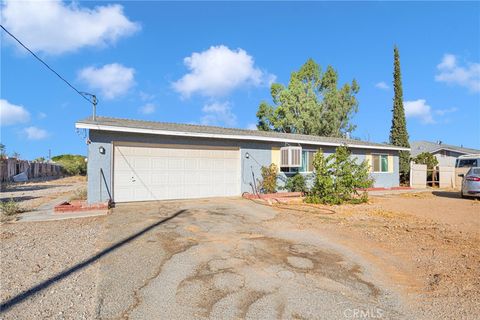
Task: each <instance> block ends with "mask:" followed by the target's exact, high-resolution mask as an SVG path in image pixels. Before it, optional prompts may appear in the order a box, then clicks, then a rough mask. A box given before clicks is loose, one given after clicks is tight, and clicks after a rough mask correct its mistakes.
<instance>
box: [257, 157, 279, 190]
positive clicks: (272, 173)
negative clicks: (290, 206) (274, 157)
mask: <svg viewBox="0 0 480 320" xmlns="http://www.w3.org/2000/svg"><path fill="white" fill-rule="evenodd" d="M260 170H261V174H262V181H260V189H261V190H262V192H263V193H275V192H277V177H278V174H277V172H278V168H277V166H276V165H275V164H274V163H272V164H270V165H269V166H268V167H264V166H262V168H261V169H260Z"/></svg>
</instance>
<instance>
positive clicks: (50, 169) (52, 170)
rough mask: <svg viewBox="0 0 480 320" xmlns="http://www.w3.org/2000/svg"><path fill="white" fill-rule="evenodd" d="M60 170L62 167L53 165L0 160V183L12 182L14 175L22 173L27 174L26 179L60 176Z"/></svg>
mask: <svg viewBox="0 0 480 320" xmlns="http://www.w3.org/2000/svg"><path fill="white" fill-rule="evenodd" d="M61 169H62V167H61V166H60V165H58V164H55V163H43V162H32V161H27V160H17V159H0V182H9V181H12V177H13V176H14V175H17V174H19V173H22V172H26V173H27V176H28V179H34V178H42V177H55V176H60V175H61V174H62V170H61Z"/></svg>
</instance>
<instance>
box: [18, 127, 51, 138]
mask: <svg viewBox="0 0 480 320" xmlns="http://www.w3.org/2000/svg"><path fill="white" fill-rule="evenodd" d="M23 132H24V133H25V134H26V135H27V139H29V140H42V139H45V138H46V137H48V132H47V131H45V130H43V129H40V128H37V127H33V126H32V127H28V128H25V129H23Z"/></svg>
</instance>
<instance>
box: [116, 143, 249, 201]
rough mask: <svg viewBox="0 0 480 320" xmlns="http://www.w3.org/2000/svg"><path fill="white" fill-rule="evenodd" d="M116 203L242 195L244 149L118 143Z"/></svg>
mask: <svg viewBox="0 0 480 320" xmlns="http://www.w3.org/2000/svg"><path fill="white" fill-rule="evenodd" d="M113 172H114V174H113V186H114V187H113V197H114V201H115V202H127V201H148V200H165V199H189V198H204V197H224V196H238V195H240V151H239V149H238V148H237V149H233V148H230V149H219V148H215V147H196V146H192V147H190V146H189V147H185V146H178V147H177V146H168V147H167V146H153V145H148V146H121V145H116V146H115V152H114V167H113Z"/></svg>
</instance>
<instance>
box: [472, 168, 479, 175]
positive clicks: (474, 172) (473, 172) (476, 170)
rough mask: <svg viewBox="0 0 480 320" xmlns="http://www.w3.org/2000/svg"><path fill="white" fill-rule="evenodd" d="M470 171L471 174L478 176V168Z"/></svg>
mask: <svg viewBox="0 0 480 320" xmlns="http://www.w3.org/2000/svg"><path fill="white" fill-rule="evenodd" d="M470 171H472V172H471V173H472V174H476V175H480V168H475V169H471V170H470Z"/></svg>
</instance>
